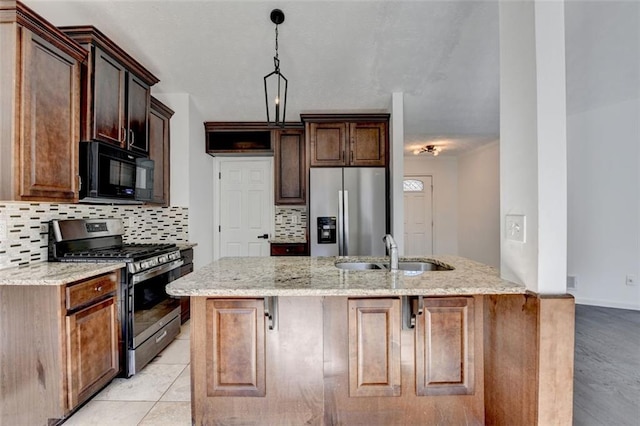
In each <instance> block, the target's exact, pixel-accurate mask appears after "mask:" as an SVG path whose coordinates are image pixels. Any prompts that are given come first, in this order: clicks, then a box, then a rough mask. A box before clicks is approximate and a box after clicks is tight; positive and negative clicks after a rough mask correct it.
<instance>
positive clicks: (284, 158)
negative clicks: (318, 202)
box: [274, 129, 308, 205]
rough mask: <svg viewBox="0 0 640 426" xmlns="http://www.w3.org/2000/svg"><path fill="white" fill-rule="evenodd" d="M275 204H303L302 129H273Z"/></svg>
mask: <svg viewBox="0 0 640 426" xmlns="http://www.w3.org/2000/svg"><path fill="white" fill-rule="evenodd" d="M274 138H275V156H274V157H275V167H274V168H275V187H276V191H275V192H276V193H275V204H276V205H281V204H293V205H296V204H297V205H300V204H305V203H306V201H307V197H306V195H307V191H306V189H307V184H306V182H307V179H306V177H307V173H308V168H307V166H306V165H307V159H306V155H305V140H304V130H302V129H295V130H275V131H274Z"/></svg>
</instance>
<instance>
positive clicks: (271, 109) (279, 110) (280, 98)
mask: <svg viewBox="0 0 640 426" xmlns="http://www.w3.org/2000/svg"><path fill="white" fill-rule="evenodd" d="M271 22H273V23H274V24H276V55H275V56H274V57H273V65H274V67H275V69H274V70H273V71H272V72H270V73H269V74H267V75H265V76H264V99H265V104H266V106H267V122H268V123H269V124H275V125H277V126H281V127H283V126H284V120H285V114H286V112H287V83H288V81H287V79H286V77H285V76H284V75H282V73H281V72H280V59H278V25H280V24H282V23H283V22H284V13H283V12H282V11H281V10H280V9H273V10H272V11H271Z"/></svg>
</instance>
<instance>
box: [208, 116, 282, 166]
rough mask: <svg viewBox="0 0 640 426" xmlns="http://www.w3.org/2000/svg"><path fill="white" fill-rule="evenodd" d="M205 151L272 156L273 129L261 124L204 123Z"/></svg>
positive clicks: (212, 153) (218, 153)
mask: <svg viewBox="0 0 640 426" xmlns="http://www.w3.org/2000/svg"><path fill="white" fill-rule="evenodd" d="M204 129H205V133H206V151H207V154H209V155H212V156H214V157H215V156H221V155H264V156H270V155H273V142H272V138H271V131H272V130H273V129H274V127H272V126H269V125H268V124H267V123H263V122H253V121H252V122H249V121H240V122H233V121H232V122H227V121H225V122H222V121H206V122H205V123H204Z"/></svg>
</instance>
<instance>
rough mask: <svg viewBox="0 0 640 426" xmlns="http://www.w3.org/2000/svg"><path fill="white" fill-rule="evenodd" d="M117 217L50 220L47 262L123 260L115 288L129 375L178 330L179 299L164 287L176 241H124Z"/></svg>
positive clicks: (176, 271) (176, 260) (171, 274)
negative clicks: (118, 285) (132, 242)
mask: <svg viewBox="0 0 640 426" xmlns="http://www.w3.org/2000/svg"><path fill="white" fill-rule="evenodd" d="M123 235H124V225H123V223H122V221H121V220H120V219H76V220H53V221H52V222H51V223H50V226H49V260H50V261H58V262H124V263H126V265H127V266H126V272H125V273H123V274H122V277H123V278H122V283H121V291H120V305H119V306H120V315H121V316H120V318H121V323H122V347H123V353H124V354H126V356H124V355H123V357H121V361H122V364H123V369H122V371H123V374H124V375H125V376H126V377H130V376H132V375H134V374H136V373H137V372H138V371H140V369H142V367H144V366H145V365H146V364H147V363H149V361H151V360H152V359H153V358H154V357H155V356H156V355H157V354H158V353H159V352H160V351H161V350H162V349H164V348H165V347H166V346H167V345H168V344H169V343H170V342H171V341H172V340H173V339H174V338H175V336H177V335H178V333H179V332H180V302H179V300H178V299H174V298H172V297H170V296H169V295H167V293H166V291H165V286H166V285H167V284H168V283H170V282H171V281H173V280H175V279H176V278H178V277H179V275H180V266H182V263H183V262H182V259H181V257H180V250H179V249H178V248H177V247H176V245H175V244H124V243H123V237H122V236H123Z"/></svg>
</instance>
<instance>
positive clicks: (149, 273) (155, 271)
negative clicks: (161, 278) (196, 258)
mask: <svg viewBox="0 0 640 426" xmlns="http://www.w3.org/2000/svg"><path fill="white" fill-rule="evenodd" d="M183 263H184V262H183V261H182V259H178V260H174V261H173V262H171V263H165V264H164V265H160V266H156V267H155V268H151V269H148V270H146V271H144V272H141V273H139V274H135V275H134V276H133V277H131V283H132V284H134V285H135V284H138V283H139V282H141V281H144V280H148V279H149V278H153V277H156V276H158V275H161V274H164V273H166V272H169V271H172V270H174V269H176V268H179V267H180V266H182V264H183Z"/></svg>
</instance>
